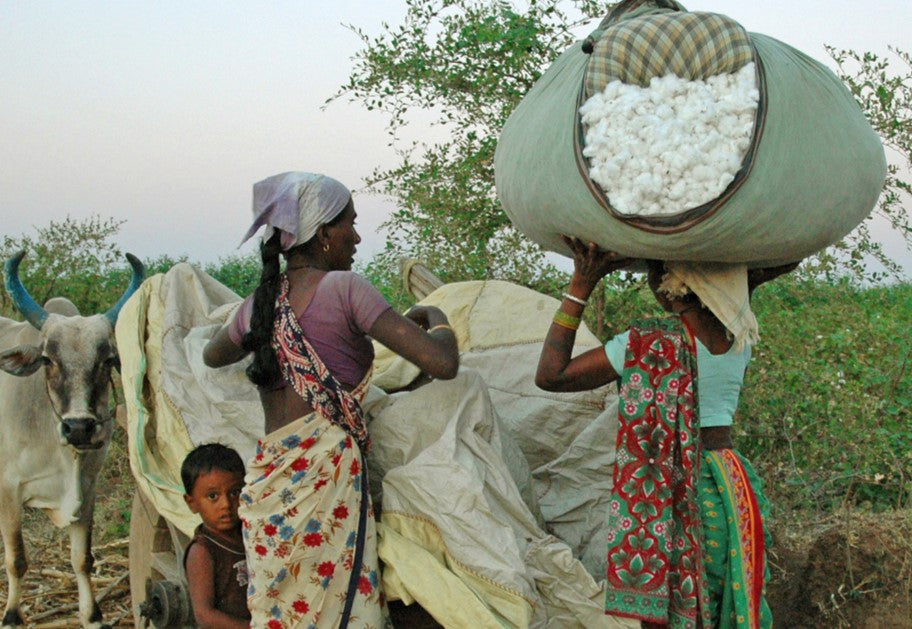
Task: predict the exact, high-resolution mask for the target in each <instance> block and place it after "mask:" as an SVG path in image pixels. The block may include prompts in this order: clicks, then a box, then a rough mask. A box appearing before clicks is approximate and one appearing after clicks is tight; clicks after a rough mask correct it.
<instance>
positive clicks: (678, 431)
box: [605, 317, 771, 627]
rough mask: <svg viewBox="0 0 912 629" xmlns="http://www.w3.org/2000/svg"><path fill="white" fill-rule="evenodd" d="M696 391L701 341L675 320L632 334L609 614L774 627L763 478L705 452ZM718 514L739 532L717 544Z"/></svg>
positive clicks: (680, 623) (736, 461) (624, 383)
mask: <svg viewBox="0 0 912 629" xmlns="http://www.w3.org/2000/svg"><path fill="white" fill-rule="evenodd" d="M696 382H697V354H696V342H695V339H694V337H693V335H692V334H691V333H690V331H689V330H688V329H687V328H686V327H685V325H684V323H683V322H682V321H681V320H680V319H679V318H678V317H672V318H664V319H651V320H647V321H643V322H639V323H638V324H635V325H634V326H632V328H631V330H630V333H629V341H628V345H627V352H626V356H625V360H624V369H623V372H622V374H621V378H620V386H619V397H620V401H619V412H618V415H619V422H620V428H619V431H618V437H617V461H616V465H615V469H614V489H613V492H612V499H611V501H610V505H609V518H610V524H611V526H610V533H609V539H608V588H607V593H606V597H605V613H606V614H611V615H617V616H625V617H629V618H637V619H640V620H643V621H649V622H653V623H662V624H668V625H669V626H671V627H709V626H726V627H727V626H733V627H734V626H744V627H761V626H770V624H771V618H770V615H769V609H768V607H766V605H765V603H764V602H763V583H764V573H765V570H766V569H765V566H764V542H763V540H764V536H763V530H762V519H761V517H760V506H759V505H760V502H758V496H757V495H756V494H755V492H754V491H753V489H752V480H754V481H755V480H756V476H755V475H753V471H752V470H749V465H747V466H746V467H745V464H746V462H744V461H743V460H742V459H741V458H740V456H739V455H737V453H735V452H734V451H733V450H720V451H710V452H707V453H702V452H701V448H700V425H699V417H698V413H697V409H698V405H697V399H698V397H697V386H696ZM703 459H705V461H703ZM701 461H703V462H704V466H703V467H702V469H701ZM748 470H749V472H750V475H749V474H748ZM761 498H762V497H761ZM709 503H712V505H711V506H707V504H709ZM764 505H765V503H764ZM713 516H716V517H718V518H720V519H721V520H723V522H722V524H726V523H727V522H728V521H729V520H728V518H732V520H731V521H732V522H733V524H732V525H729V526H725V527H722V528H724V532H721V533H719V532H714V534H713V536H712V537H709V536H707V535H706V534H705V532H704V528H705V527H706V525H707V521H708V520H711V519H712V518H713ZM711 526H714V527H716V528H715V529H714V530H715V531H720V530H722V529H721V528H720V527H718V526H716V524H712V525H711ZM707 542H708V543H707ZM731 551H734V554H732V552H731ZM707 566H709V567H710V568H711V570H710V577H711V578H710V577H708V575H707Z"/></svg>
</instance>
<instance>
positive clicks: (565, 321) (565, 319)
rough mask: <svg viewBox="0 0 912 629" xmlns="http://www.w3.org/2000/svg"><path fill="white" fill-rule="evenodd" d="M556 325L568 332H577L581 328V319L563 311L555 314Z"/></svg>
mask: <svg viewBox="0 0 912 629" xmlns="http://www.w3.org/2000/svg"><path fill="white" fill-rule="evenodd" d="M553 321H554V323H556V324H557V325H559V326H560V327H562V328H567V329H568V330H573V331H576V330H577V329H579V326H580V318H579V317H574V316H572V315H568V314H567V313H566V312H564V311H563V310H558V311H557V312H555V313H554V319H553Z"/></svg>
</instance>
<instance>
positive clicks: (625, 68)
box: [585, 0, 754, 99]
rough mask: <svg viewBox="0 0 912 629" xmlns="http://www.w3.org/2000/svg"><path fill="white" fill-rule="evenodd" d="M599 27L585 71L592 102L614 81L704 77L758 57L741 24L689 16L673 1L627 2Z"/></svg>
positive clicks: (737, 67)
mask: <svg viewBox="0 0 912 629" xmlns="http://www.w3.org/2000/svg"><path fill="white" fill-rule="evenodd" d="M675 7H678V8H675ZM599 28H600V29H604V30H603V31H602V33H601V35H600V36H598V39H597V40H596V41H594V42H593V44H594V46H593V51H592V54H591V55H590V58H589V65H588V68H587V70H586V78H585V83H586V94H585V97H586V98H587V99H588V98H589V97H591V96H592V95H594V94H597V93H599V92H601V91H602V90H604V89H605V86H606V85H607V84H608V83H610V82H611V81H615V80H621V81H623V82H624V83H628V84H632V85H640V86H642V87H647V86H648V85H649V80H650V79H651V78H653V77H656V76H665V75H667V74H674V75H676V76H679V77H681V78H685V79H690V80H695V79H705V78H707V77H710V76H713V75H716V74H727V73H732V72H737V71H738V70H740V69H741V68H742V67H743V66H744V65H745V64H747V63H750V62H751V61H752V60H753V58H754V51H753V46H752V44H751V40H750V37H749V36H748V34H747V32H746V31H745V30H744V28H743V27H742V26H741V25H740V24H738V23H737V22H735V21H734V20H732V19H731V18H729V17H726V16H724V15H718V14H716V13H689V12H687V11H686V10H684V8H683V7H681V6H680V5H678V4H677V3H676V2H672V1H671V0H632V1H630V2H622V3H621V4H620V5H618V6H617V7H616V8H615V9H614V10H613V11H612V12H611V13H610V14H609V15H608V17H607V18H605V20H603V21H602V24H601V25H600V26H599Z"/></svg>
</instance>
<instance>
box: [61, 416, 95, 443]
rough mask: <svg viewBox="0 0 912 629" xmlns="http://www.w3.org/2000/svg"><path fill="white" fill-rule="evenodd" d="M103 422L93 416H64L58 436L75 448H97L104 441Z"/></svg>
mask: <svg viewBox="0 0 912 629" xmlns="http://www.w3.org/2000/svg"><path fill="white" fill-rule="evenodd" d="M104 424H105V422H104V421H99V420H98V419H96V418H95V417H65V418H64V419H62V420H61V422H60V437H61V440H62V441H63V443H65V444H67V445H71V446H73V447H74V448H76V449H77V450H97V449H98V448H100V447H101V446H103V445H104V443H105V431H104Z"/></svg>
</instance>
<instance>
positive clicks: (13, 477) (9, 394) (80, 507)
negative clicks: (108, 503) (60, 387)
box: [0, 298, 113, 528]
mask: <svg viewBox="0 0 912 629" xmlns="http://www.w3.org/2000/svg"><path fill="white" fill-rule="evenodd" d="M45 309H46V310H47V311H48V312H49V313H51V314H50V316H49V318H48V321H47V323H46V324H45V329H46V330H47V331H49V332H52V331H53V328H54V326H55V325H59V323H60V319H61V318H63V317H70V316H74V315H78V314H79V313H78V311H77V310H76V308H75V306H73V304H72V303H70V302H69V301H68V300H66V299H62V298H54V299H51V300H49V301H48V302H47V304H46V306H45ZM70 323H72V321H71V322H70ZM81 323H83V324H84V325H86V326H96V325H102V326H107V325H108V324H107V323H106V322H105V321H104V319H103V317H101V316H98V317H90V318H87V319H84V320H83V321H82V322H81ZM85 337H86V338H94V337H95V335H94V334H93V335H89V334H86V335H85ZM40 343H41V336H40V333H39V332H38V330H36V329H35V328H34V327H32V325H31V324H29V323H26V322H21V321H12V320H10V319H6V318H2V317H0V350H6V349H11V348H13V347H17V346H25V345H39V344H40ZM112 424H113V422H110V421H109V422H107V424H106V425H105V426H104V430H106V431H107V434H106V438H105V443H104V446H102V447H101V448H99V449H97V450H91V451H87V452H83V453H77V452H76V451H75V450H74V449H73V448H70V447H68V446H65V445H63V444H62V443H61V437H60V430H59V427H58V421H57V418H56V416H55V415H54V412H53V410H52V409H51V407H50V400H49V398H48V393H47V390H46V386H45V378H44V370H43V369H39V370H38V371H36V372H35V373H33V374H32V375H30V376H14V375H11V374H8V373H6V372H5V371H0V462H2V465H0V487H2V488H3V489H2V491H3V493H4V494H6V495H8V496H9V497H10V498H11V499H16V500H18V502H19V503H20V504H22V505H24V506H27V507H31V508H35V509H41V510H43V511H44V512H45V513H46V514H47V516H48V517H49V518H50V519H51V521H52V522H53V523H54V525H55V526H58V527H60V528H63V527H65V526H68V525H69V524H72V523H73V522H76V521H77V520H79V519H80V518H81V517H82V516H83V515H84V512H85V509H91V508H92V505H91V504H90V503H85V500H84V497H85V496H86V495H87V493H88V494H91V499H94V493H93V492H94V486H95V479H96V477H97V475H98V472H99V470H100V469H101V465H102V463H103V462H104V457H105V454H106V452H107V448H108V444H109V442H110V432H111V429H112Z"/></svg>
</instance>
